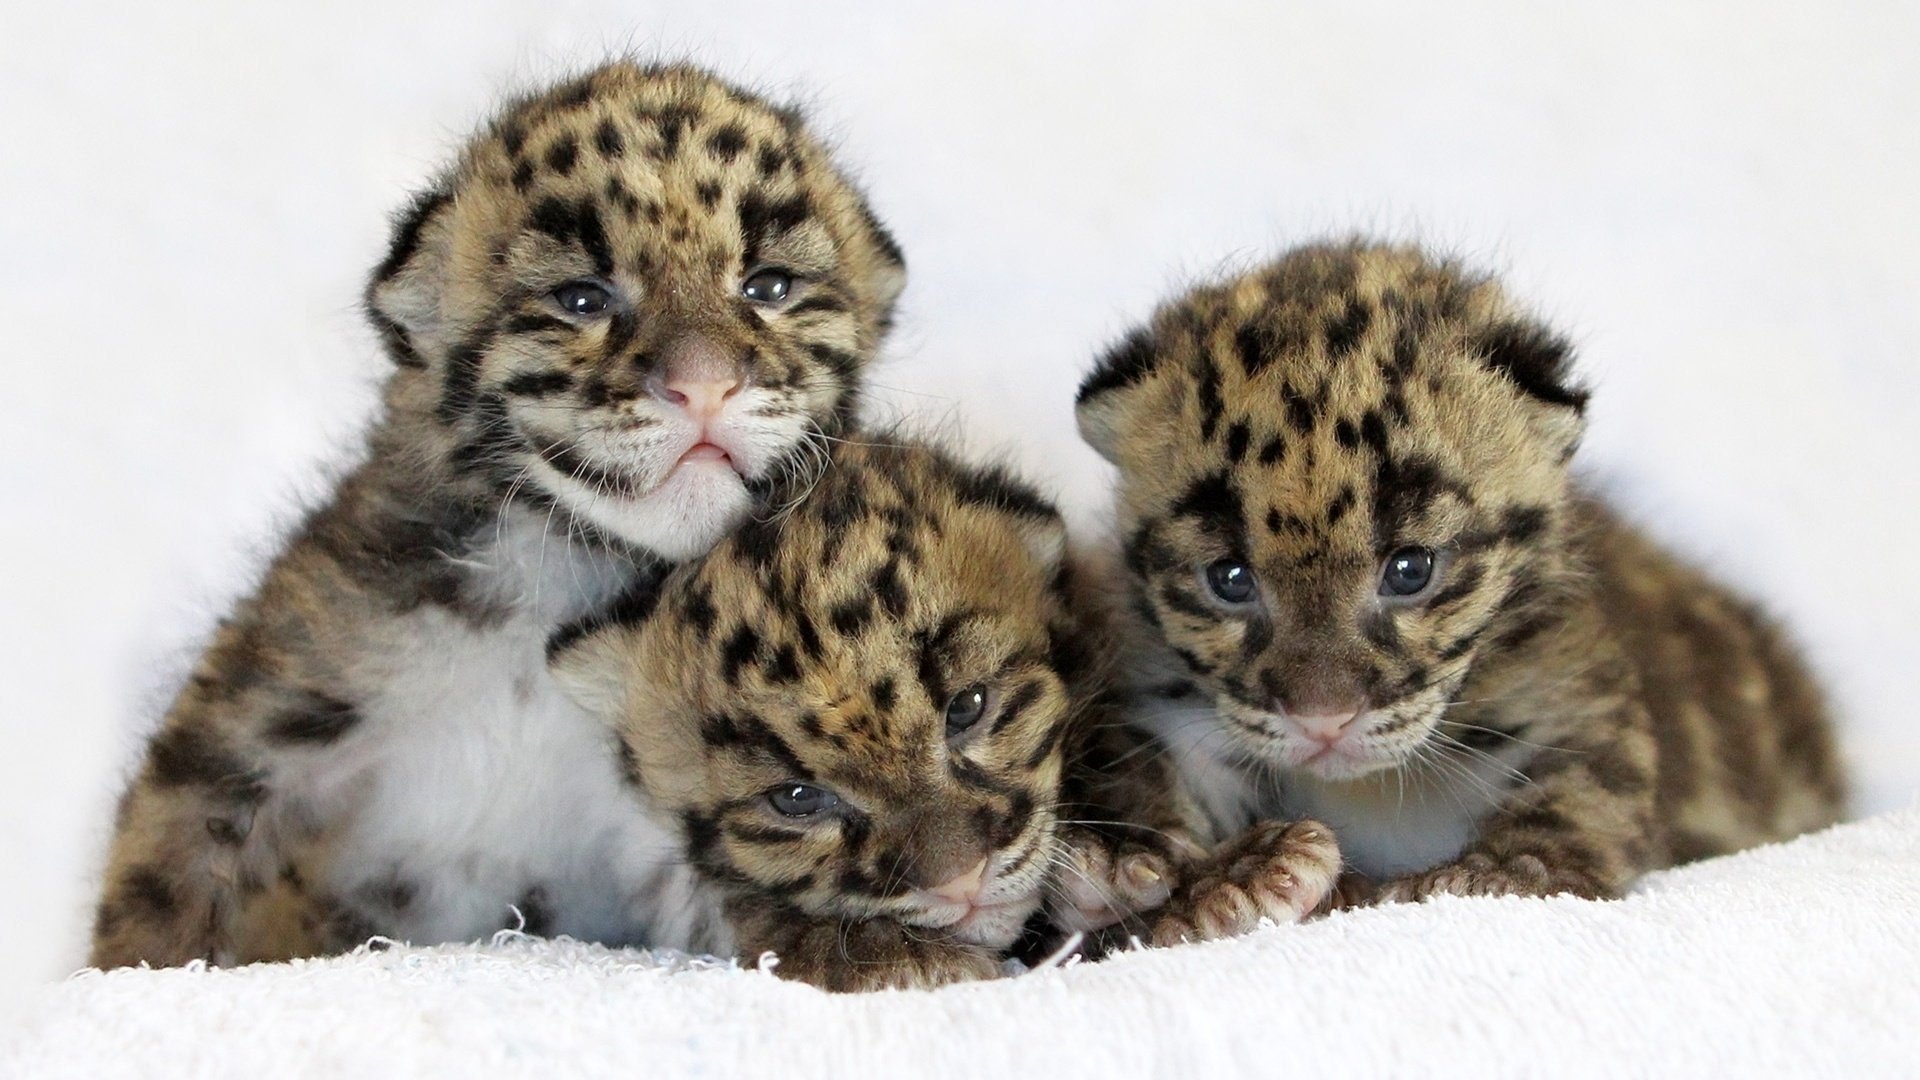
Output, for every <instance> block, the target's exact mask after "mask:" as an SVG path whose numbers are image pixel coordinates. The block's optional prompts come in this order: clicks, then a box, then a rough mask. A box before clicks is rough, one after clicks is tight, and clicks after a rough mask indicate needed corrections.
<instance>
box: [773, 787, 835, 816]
mask: <svg viewBox="0 0 1920 1080" xmlns="http://www.w3.org/2000/svg"><path fill="white" fill-rule="evenodd" d="M767 801H768V802H769V803H772V804H773V808H774V809H775V810H778V811H779V812H780V813H782V814H785V815H786V816H788V817H812V816H814V815H815V814H824V813H826V812H827V811H829V810H831V809H833V808H834V807H836V806H839V805H840V796H838V795H835V794H834V793H833V792H831V791H828V790H827V789H826V788H823V787H815V786H813V785H812V784H781V785H780V786H779V787H777V788H774V789H773V790H772V791H769V792H767Z"/></svg>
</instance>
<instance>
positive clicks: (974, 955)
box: [773, 919, 1001, 993]
mask: <svg viewBox="0 0 1920 1080" xmlns="http://www.w3.org/2000/svg"><path fill="white" fill-rule="evenodd" d="M938 934H939V931H935V930H925V929H919V928H911V927H906V926H902V925H901V924H899V923H896V922H892V921H891V920H886V919H867V920H864V921H860V922H854V923H848V924H844V925H842V924H832V923H823V924H817V925H815V926H813V927H810V928H808V930H807V931H806V932H805V933H803V934H800V935H798V936H797V937H796V939H795V940H793V941H791V942H789V943H788V944H787V946H786V947H785V948H783V949H777V950H775V953H776V955H777V956H778V957H779V963H778V964H776V965H775V966H774V968H773V973H774V974H775V975H778V976H779V977H781V978H783V979H792V980H794V981H796V982H804V983H810V984H812V985H814V986H817V987H819V988H821V989H822V990H831V991H833V992H835V993H856V992H859V991H865V990H931V989H933V988H934V987H937V986H946V985H949V984H951V983H958V982H974V981H978V980H981V979H993V978H998V977H999V975H1000V973H1001V971H1000V960H999V958H998V957H997V956H996V955H994V954H993V953H992V952H990V951H989V950H987V949H984V948H981V947H980V946H977V945H968V944H965V943H963V942H958V941H953V940H951V939H948V938H943V937H940V936H938Z"/></svg>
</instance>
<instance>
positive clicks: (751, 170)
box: [93, 63, 903, 965]
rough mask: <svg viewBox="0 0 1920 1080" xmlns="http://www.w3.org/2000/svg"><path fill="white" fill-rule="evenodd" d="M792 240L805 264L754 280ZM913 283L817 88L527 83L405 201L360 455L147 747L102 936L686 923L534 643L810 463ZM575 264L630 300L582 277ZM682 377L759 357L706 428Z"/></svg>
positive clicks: (641, 585)
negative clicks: (836, 137) (769, 96)
mask: <svg viewBox="0 0 1920 1080" xmlns="http://www.w3.org/2000/svg"><path fill="white" fill-rule="evenodd" d="M768 268H778V269H780V271H781V273H782V274H786V275H789V276H790V279H791V287H790V288H787V287H785V286H783V287H782V289H781V290H779V291H780V293H781V294H780V295H779V296H777V297H773V296H772V295H771V294H770V293H767V292H764V291H763V292H762V294H761V297H760V299H758V300H756V299H754V298H752V297H749V296H747V295H745V286H744V284H743V283H744V282H745V281H746V280H747V279H749V278H750V277H752V276H753V275H754V274H755V273H757V272H760V271H764V270H766V269H768ZM902 275H903V268H902V263H901V257H900V253H899V250H898V248H897V247H896V246H895V245H894V243H893V241H892V240H891V239H890V238H889V237H888V236H887V234H886V232H885V230H884V229H882V228H881V227H880V225H879V224H878V222H877V221H876V219H875V217H874V215H873V213H872V212H871V211H870V210H869V209H868V207H867V204H866V202H865V201H864V200H863V199H862V197H861V196H860V194H859V193H858V192H857V191H856V190H855V189H854V188H853V187H852V186H851V185H850V184H849V183H848V182H847V180H846V178H845V176H844V175H843V174H842V173H841V172H839V171H838V170H836V169H835V168H834V166H833V165H832V163H831V162H829V160H828V159H827V156H826V153H825V151H824V150H823V149H822V147H821V145H820V144H819V142H818V141H817V140H816V139H814V138H813V136H811V135H810V134H809V133H808V131H807V130H806V128H805V127H804V125H803V124H802V123H801V121H800V118H799V117H798V115H797V114H796V113H794V112H793V111H792V110H789V109H784V108H780V107H777V106H774V105H772V104H769V103H768V102H765V101H762V100H760V99H759V98H756V97H754V96H753V95H750V94H747V93H745V92H743V91H741V90H739V89H737V88H734V87H731V86H728V85H726V84H725V83H722V82H719V81H717V80H715V79H713V78H711V77H709V76H707V75H705V74H703V73H701V72H699V71H697V70H694V69H691V68H686V67H641V66H638V65H635V64H631V63H614V64H611V65H608V66H606V67H603V68H600V69H598V70H596V71H593V72H591V73H590V74H587V75H585V76H583V77H581V78H578V79H575V80H572V81H569V82H567V83H564V84H562V85H559V86H557V87H554V88H552V89H550V90H548V91H546V92H543V93H540V94H537V95H535V96H532V97H529V98H527V99H524V100H521V101H518V102H515V103H513V104H511V105H509V106H508V107H507V108H506V109H504V110H503V111H502V112H501V114H500V115H499V116H498V118H497V119H495V120H494V121H493V122H492V123H491V124H489V125H488V126H487V127H486V129H485V130H484V131H482V132H481V133H480V134H479V135H478V136H477V137H475V138H474V139H473V140H472V141H471V142H470V143H469V145H468V146H467V147H466V148H465V150H464V151H463V152H462V154H461V155H460V159H459V161H458V163H457V164H456V165H455V166H454V167H453V168H452V169H451V170H450V171H449V172H448V173H447V174H446V175H445V176H444V177H443V178H442V179H441V180H440V181H438V182H437V183H435V184H434V185H432V186H431V187H430V188H429V189H428V190H427V191H426V192H424V193H423V194H422V195H421V196H420V197H419V198H418V199H417V200H416V201H415V202H414V204H413V206H412V207H411V208H410V209H409V210H408V211H407V212H406V213H405V214H404V215H403V216H402V217H401V218H400V219H399V221H398V222H397V224H396V227H395V229H394V234H393V241H392V246H391V250H390V251H389V253H388V255H387V257H386V259H385V260H384V261H383V262H382V263H381V265H380V266H379V268H378V269H377V270H376V271H375V273H374V275H373V279H372V282H371V284H370V286H369V288H368V293H367V300H368V304H367V306H368V311H369V314H370V316H371V318H372V320H373V322H374V323H375V325H376V326H377V327H378V328H379V330H380V331H381V333H382V335H383V337H384V340H385V343H386V346H387V350H388V352H389V354H390V355H391V357H392V359H393V361H394V364H395V368H394V371H393V373H392V374H391V376H390V377H389V379H388V381H387V384H386V387H385V394H384V412H383V415H382V416H381V417H380V419H379V420H378V421H377V423H376V425H375V427H374V429H373V431H372V433H371V436H370V439H369V449H368V453H367V456H366V461H365V464H364V465H362V466H361V467H359V468H358V469H356V470H355V471H354V472H353V473H351V474H350V475H349V476H348V477H347V478H346V479H345V480H344V481H343V482H342V483H341V484H340V485H339V487H338V489H337V490H336V491H335V492H334V493H333V495H332V497H331V498H330V499H329V500H328V501H327V502H326V504H325V505H323V506H322V507H320V508H319V509H318V510H317V511H316V512H314V513H313V514H312V515H311V516H310V517H309V518H308V520H307V521H306V522H305V524H304V525H303V526H302V527H301V529H300V530H299V531H298V533H297V534H296V535H295V536H294V537H293V538H292V540H291V541H290V542H289V543H288V545H287V546H286V548H285V549H284V550H283V551H282V553H281V554H280V556H279V557H278V558H277V559H276V560H275V562H274V564H273V566H272V567H271V569H270V570H269V571H268V573H267V576H266V578H265V580H264V581H263V583H262V584H261V586H260V587H259V589H258V590H257V591H256V592H255V593H254V595H253V596H251V597H250V598H249V599H247V600H245V601H244V602H243V603H241V604H240V606H239V607H238V609H237V610H236V611H235V612H234V613H233V614H232V616H231V617H230V618H229V619H227V620H226V622H225V623H224V624H223V625H222V626H221V628H220V630H219V631H218V633H217V634H216V636H215V638H214V640H213V642H212V644H211V645H210V646H209V647H208V649H207V651H206V653H205V655H204V656H203V657H202V658H201V660H200V662H199V664H198V666H197V667H196V669H195V670H194V673H193V676H192V678H191V680H190V682H189V683H188V685H187V686H186V687H185V688H184V689H183V690H182V691H181V692H180V695H179V697H178V698H177V700H176V701H175V702H174V704H173V706H172V708H171V709H170V711H169V712H168V714H167V716H166V718H165V720H164V721H163V723H162V724H161V726H160V729H159V731H158V733H157V734H156V735H155V736H154V737H153V740H152V742H151V744H150V745H149V746H148V748H147V753H146V756H145V759H144V762H143V763H142V765H141V766H140V771H139V773H138V775H137V777H136V778H135V779H134V781H133V784H132V786H131V789H130V791H129V792H128V794H127V796H126V799H125V801H124V803H123V804H122V807H121V811H120V817H119V823H118V827H117V831H116V835H115V838H114V841H113V847H112V852H111V856H110V861H109V865H108V867H107V870H106V874H105V883H104V887H103V890H102V898H101V901H100V904H99V908H98V916H97V921H96V924H95V933H94V946H93V959H94V962H95V963H98V964H102V965H120V964H133V963H139V962H143V961H144V962H149V963H153V964H178V963H182V962H185V961H188V960H191V959H195V958H205V959H209V960H212V961H215V962H219V963H231V962H240V961H247V960H254V959H265V958H275V957H284V956H297V955H309V954H314V953H322V952H329V951H334V950H338V949H341V948H344V947H347V946H350V945H351V944H353V943H355V942H357V941H361V940H364V939H365V937H366V936H367V935H368V934H370V933H376V932H377V933H380V934H384V935H387V936H391V937H395V938H403V939H411V940H415V941H442V940H461V939H471V938H475V937H478V936H482V935H485V934H487V933H490V932H492V931H494V930H496V929H499V928H500V927H502V926H522V925H523V926H524V927H525V928H526V929H529V930H532V931H535V932H548V933H567V934H571V935H574V936H577V937H582V938H589V939H595V940H604V941H612V942H632V941H644V940H647V939H648V938H649V937H651V936H655V935H659V934H665V933H672V934H678V935H680V936H689V935H691V934H692V933H693V930H691V929H689V927H688V925H687V919H688V918H690V917H691V916H687V915H686V914H685V913H686V912H689V911H697V909H698V904H697V902H696V900H697V897H695V896H694V889H693V886H692V885H691V884H690V883H689V882H688V881H687V880H686V876H685V875H684V874H683V873H682V872H681V871H680V870H679V869H678V868H676V867H675V866H674V865H673V864H672V863H671V862H670V861H663V859H662V856H661V852H662V851H663V850H664V849H665V847H666V846H667V843H668V841H667V840H666V838H665V836H664V834H662V833H661V832H660V830H659V829H658V828H657V827H656V826H655V825H654V824H652V823H651V822H650V820H649V819H647V818H646V817H645V815H643V814H641V813H639V811H638V810H637V809H636V808H635V807H633V806H632V804H631V800H630V799H628V798H627V796H626V794H625V792H624V791H623V788H622V783H623V782H622V780H621V769H620V766H619V759H618V756H617V755H616V754H615V753H614V743H613V741H612V740H611V738H610V737H609V736H608V733H607V732H606V730H605V728H604V726H602V725H601V724H600V723H599V722H598V721H597V720H595V719H593V718H592V717H590V716H588V715H587V714H585V713H584V712H583V711H581V710H580V709H578V708H577V707H576V706H574V705H572V704H571V703H570V702H568V701H567V700H566V699H565V698H564V696H563V695H561V694H560V692H559V690H558V688H557V687H556V686H554V685H553V684H552V681H551V679H550V678H549V676H548V675H547V672H546V667H545V655H544V646H545V643H546V641H547V638H548V636H549V635H550V634H551V633H552V631H553V629H554V628H555V627H556V626H558V625H562V624H564V623H566V622H569V621H571V620H574V619H577V618H579V617H581V616H582V615H584V614H586V613H588V612H590V611H593V610H595V609H597V608H599V607H600V606H601V605H603V604H604V603H605V602H607V601H608V600H609V599H610V598H612V597H614V596H616V595H619V594H620V593H621V592H622V591H623V590H629V591H630V592H635V593H637V594H639V595H644V593H645V592H646V589H647V587H648V584H649V583H650V582H652V581H654V580H656V579H657V578H658V577H659V576H660V575H661V574H662V573H664V571H665V567H666V564H667V563H668V562H669V561H671V560H675V559H680V558H683V557H686V556H688V555H691V554H694V553H696V552H699V551H703V550H705V549H706V548H707V547H709V546H710V545H711V544H712V543H713V542H714V541H715V540H717V539H718V538H719V537H720V536H721V535H723V534H724V533H725V532H726V531H727V530H729V529H730V528H732V527H733V525H734V524H735V523H736V522H737V521H738V520H739V519H740V518H741V516H742V515H743V514H745V513H746V512H747V511H748V509H749V507H750V506H751V505H752V504H753V501H754V499H755V498H756V497H757V496H758V495H760V494H761V493H763V492H764V491H765V490H767V489H768V488H770V487H771V486H772V485H774V484H775V483H778V482H780V481H782V479H783V478H785V477H787V476H789V475H792V474H795V473H800V474H804V473H806V472H807V471H808V470H810V469H811V468H812V467H813V463H815V462H816V461H817V459H818V456H819V453H820V450H819V448H820V447H821V446H823V445H824V436H826V435H829V434H831V433H833V432H836V431H838V430H840V429H842V428H844V427H845V426H846V424H847V421H848V418H849V417H850V416H851V414H852V411H853V408H854V404H855V401H856V398H857V395H858V390H859V375H860V372H861V370H862V368H863V366H864V365H865V364H866V362H867V361H868V360H869V359H870V357H871V356H872V355H873V352H874V349H875V348H876V346H877V343H878V340H879V337H880V335H881V334H882V332H883V331H884V330H885V328H886V326H887V323H888V320H889V317H890V313H891V310H892V305H893V302H894V299H895V297H896V295H897V294H898V292H899V289H900V287H901V284H902V280H903V278H902ZM582 288H585V289H588V290H589V292H590V295H592V296H594V297H604V299H605V301H606V302H605V304H604V305H602V306H598V307H597V308H596V310H592V311H587V310H585V309H586V307H587V306H589V305H579V306H578V307H577V308H576V307H569V306H567V305H566V304H564V303H563V301H562V298H563V296H565V295H568V293H567V292H566V291H565V290H567V289H572V290H574V291H575V293H578V291H579V290H580V289H582ZM263 359H264V360H267V361H270V360H271V358H263ZM687 369H697V371H696V373H697V374H701V375H702V376H703V377H706V376H712V377H714V378H719V377H720V376H725V377H726V378H728V379H731V380H733V382H734V384H733V386H732V387H731V388H730V389H729V391H728V393H727V396H726V398H725V401H724V404H723V405H722V406H721V407H720V408H719V409H718V410H717V411H715V412H714V413H712V414H711V415H710V416H708V417H707V418H706V419H705V420H704V421H703V420H698V419H695V418H693V417H692V414H691V413H690V412H687V411H685V410H679V409H676V407H675V406H674V405H673V400H674V393H673V392H671V386H666V387H663V386H662V384H661V381H662V380H663V379H668V380H670V379H671V378H672V377H673V376H674V373H675V372H676V371H684V370H687ZM681 396H682V397H684V395H681ZM702 439H704V440H705V441H706V442H708V443H710V444H712V445H713V446H714V447H718V448H719V450H720V451H723V452H724V455H725V456H724V457H716V455H715V454H712V453H708V454H705V455H704V456H700V455H692V454H691V453H690V450H691V449H692V448H697V445H698V441H699V440H702ZM696 457H697V460H696ZM729 465H730V466H731V467H729ZM665 896H676V897H679V898H680V901H676V902H674V903H672V904H666V903H665V902H664V901H662V899H661V898H662V897H665ZM682 901H683V902H682ZM663 904H665V906H664V907H663V906H661V905H663ZM668 908H671V909H672V910H667V909H668Z"/></svg>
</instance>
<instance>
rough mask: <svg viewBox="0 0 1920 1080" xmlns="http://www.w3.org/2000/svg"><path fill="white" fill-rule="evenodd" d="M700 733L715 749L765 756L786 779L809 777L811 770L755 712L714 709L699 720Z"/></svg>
mask: <svg viewBox="0 0 1920 1080" xmlns="http://www.w3.org/2000/svg"><path fill="white" fill-rule="evenodd" d="M700 737H701V738H702V739H704V740H705V741H706V742H707V743H708V745H710V746H713V747H715V748H718V749H724V750H732V751H736V752H739V753H746V754H758V755H760V756H761V757H764V758H767V759H768V760H770V761H773V762H774V763H776V764H778V765H779V766H780V767H781V768H783V769H786V770H787V776H788V777H789V778H790V779H793V780H811V779H813V773H812V772H810V771H808V769H807V767H806V765H805V764H804V763H803V762H802V761H801V760H800V758H799V755H797V754H795V753H794V752H793V748H792V747H790V746H788V745H787V743H786V740H785V739H782V738H781V737H780V736H779V734H778V733H777V732H775V731H774V730H773V729H772V728H770V727H768V726H767V722H766V721H765V720H762V719H760V718H759V717H757V716H751V715H732V714H728V713H714V714H712V715H709V716H707V717H705V718H703V719H702V720H701V721H700Z"/></svg>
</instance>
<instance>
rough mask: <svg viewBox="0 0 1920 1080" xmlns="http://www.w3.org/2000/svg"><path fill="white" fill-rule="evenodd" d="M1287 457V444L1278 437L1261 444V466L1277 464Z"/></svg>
mask: <svg viewBox="0 0 1920 1080" xmlns="http://www.w3.org/2000/svg"><path fill="white" fill-rule="evenodd" d="M1286 456H1287V444H1286V443H1285V442H1283V441H1281V439H1280V436H1278V435H1275V436H1273V437H1272V438H1270V439H1268V440H1267V441H1266V442H1264V443H1262V444H1260V464H1262V465H1273V464H1277V463H1278V462H1279V461H1280V459H1281V458H1283V457H1286Z"/></svg>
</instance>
